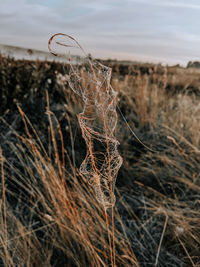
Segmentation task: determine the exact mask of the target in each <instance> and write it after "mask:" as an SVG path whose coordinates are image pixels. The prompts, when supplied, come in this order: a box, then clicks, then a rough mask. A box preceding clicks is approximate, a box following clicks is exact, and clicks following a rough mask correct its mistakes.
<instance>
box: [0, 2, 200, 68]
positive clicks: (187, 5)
mask: <svg viewBox="0 0 200 267" xmlns="http://www.w3.org/2000/svg"><path fill="white" fill-rule="evenodd" d="M59 32H62V33H66V34H69V35H71V36H73V37H75V38H76V40H78V42H79V43H80V44H81V45H82V46H83V47H84V49H85V51H86V52H87V53H90V54H92V56H93V57H95V58H112V59H119V60H123V59H124V60H133V61H143V62H160V63H163V64H169V65H171V64H177V63H179V64H182V65H185V64H187V62H188V61H189V60H199V61H200V0H190V1H188V0H0V43H1V44H7V45H14V46H20V47H25V48H33V49H39V50H44V51H47V43H48V39H49V38H50V37H51V35H53V34H55V33H59Z"/></svg>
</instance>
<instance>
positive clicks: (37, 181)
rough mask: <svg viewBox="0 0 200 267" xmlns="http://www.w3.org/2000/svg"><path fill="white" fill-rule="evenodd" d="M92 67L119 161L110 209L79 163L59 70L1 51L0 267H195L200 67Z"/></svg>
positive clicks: (199, 253) (76, 105)
mask: <svg viewBox="0 0 200 267" xmlns="http://www.w3.org/2000/svg"><path fill="white" fill-rule="evenodd" d="M101 63H103V64H104V65H106V66H109V67H111V68H112V79H111V84H112V87H113V88H114V89H115V90H116V91H117V93H118V103H117V115H118V122H117V127H116V130H115V136H116V139H117V140H118V141H119V142H120V145H119V147H118V150H119V153H120V155H121V156H122V158H123V164H122V166H121V168H120V170H119V173H118V176H117V180H116V186H115V195H116V203H115V206H114V208H112V209H104V207H103V206H102V205H101V203H99V201H98V200H97V198H96V194H95V192H94V190H93V188H92V187H91V186H90V185H89V184H88V181H87V179H86V178H85V177H84V176H83V175H81V173H80V171H79V167H80V165H81V163H82V161H83V160H84V158H85V154H86V144H85V141H84V139H83V137H82V132H81V129H80V127H79V123H78V119H77V115H78V114H79V113H80V112H82V109H83V101H82V99H81V98H80V97H79V96H78V95H76V94H75V93H74V92H73V91H72V90H71V89H70V88H69V85H68V83H67V82H66V80H65V76H66V74H67V73H68V71H69V66H67V65H64V64H63V63H56V62H47V61H24V60H14V59H12V58H6V57H3V56H0V103H1V105H0V210H1V213H0V266H70V267H71V266H81V267H82V266H94V267H96V266H137V267H147V266H148V267H150V266H160V267H165V266H168V267H173V266H174V267H179V266H188V267H189V266H200V212H199V210H200V167H199V166H200V165H199V164H200V150H199V148H200V104H199V103H200V102H199V99H200V69H198V68H183V67H180V66H174V67H163V66H161V65H154V64H140V63H132V64H131V63H128V62H117V61H116V62H115V61H109V60H108V61H102V62H101ZM80 72H81V69H80ZM83 75H84V72H83ZM135 135H136V136H137V137H138V138H139V140H140V141H138V139H137V137H135Z"/></svg>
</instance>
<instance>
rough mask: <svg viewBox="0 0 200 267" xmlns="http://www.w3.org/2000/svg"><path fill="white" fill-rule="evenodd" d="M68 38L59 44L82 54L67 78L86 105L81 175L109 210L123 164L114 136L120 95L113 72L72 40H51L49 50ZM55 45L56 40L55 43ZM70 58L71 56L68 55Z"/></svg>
mask: <svg viewBox="0 0 200 267" xmlns="http://www.w3.org/2000/svg"><path fill="white" fill-rule="evenodd" d="M60 36H62V37H63V36H64V37H65V42H64V43H61V42H58V41H57V42H56V44H57V45H62V46H65V48H67V49H69V52H71V48H75V49H78V50H80V51H81V53H82V57H80V58H79V60H80V62H79V63H78V64H73V63H71V62H72V61H71V58H70V56H69V64H70V71H69V74H68V75H66V79H67V82H68V83H69V86H70V88H71V89H72V90H73V91H74V92H75V93H76V94H78V95H79V96H81V98H82V99H83V101H84V108H83V111H82V112H81V113H80V114H78V116H77V117H78V121H79V124H80V127H81V130H82V136H83V138H84V139H85V142H86V146H87V153H86V157H85V159H84V161H83V162H82V164H81V166H80V172H81V174H82V175H84V177H86V179H87V180H88V183H89V184H90V185H91V186H92V187H93V188H94V191H95V194H96V197H97V200H98V201H99V202H100V203H101V204H102V205H103V206H104V208H105V209H107V208H111V207H113V206H114V204H115V195H114V188H115V183H116V177H117V173H118V171H119V168H120V167H121V164H122V157H121V156H120V155H119V153H118V149H117V147H118V145H119V142H118V141H117V140H116V138H115V136H114V131H115V128H116V124H117V112H116V104H117V93H116V92H115V90H114V89H113V88H112V86H111V84H110V79H111V68H109V67H107V66H104V65H102V64H101V63H99V62H97V61H95V60H92V59H91V57H90V56H87V55H86V53H85V52H84V50H83V49H82V47H81V46H80V45H79V43H78V42H77V41H76V40H75V39H74V38H73V37H71V36H69V35H65V34H55V35H54V36H52V37H51V38H50V40H49V50H50V52H52V53H53V54H55V55H57V53H55V52H54V51H52V49H51V43H52V41H53V40H54V38H57V37H60ZM54 41H55V40H54ZM68 55H69V54H68Z"/></svg>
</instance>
